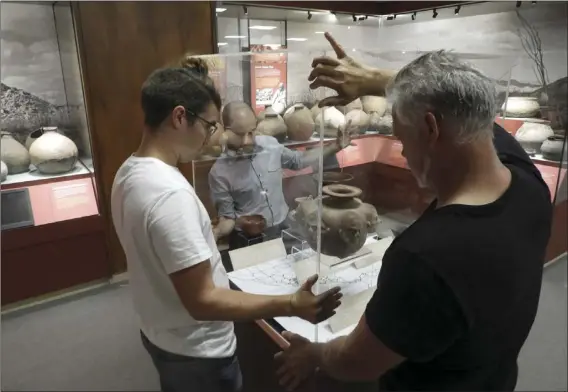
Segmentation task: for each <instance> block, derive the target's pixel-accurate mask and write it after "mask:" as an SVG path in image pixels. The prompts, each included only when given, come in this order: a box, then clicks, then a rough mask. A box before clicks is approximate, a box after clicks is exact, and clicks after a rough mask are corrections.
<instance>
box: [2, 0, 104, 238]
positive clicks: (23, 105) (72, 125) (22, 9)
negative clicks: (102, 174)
mask: <svg viewBox="0 0 568 392" xmlns="http://www.w3.org/2000/svg"><path fill="white" fill-rule="evenodd" d="M0 7H1V11H2V12H1V19H2V20H1V22H2V26H1V29H2V38H1V39H2V51H1V58H0V61H1V64H2V75H1V79H2V91H1V100H2V114H1V133H2V140H1V147H2V150H1V161H2V162H1V165H2V178H1V180H2V184H1V187H2V229H3V230H5V229H13V228H19V227H27V226H39V225H43V224H48V223H54V222H59V221H62V220H68V219H73V218H80V217H84V216H90V215H96V214H98V207H97V202H96V192H95V184H94V170H93V163H92V153H91V143H90V135H89V127H88V123H87V117H86V114H85V103H84V98H83V84H82V78H81V69H80V65H79V56H78V54H77V43H76V36H75V27H74V23H73V18H72V14H71V7H70V5H69V4H68V3H65V2H55V3H29V2H11V1H4V2H2V4H0Z"/></svg>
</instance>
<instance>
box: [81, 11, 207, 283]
mask: <svg viewBox="0 0 568 392" xmlns="http://www.w3.org/2000/svg"><path fill="white" fill-rule="evenodd" d="M211 7H212V3H209V2H205V1H202V2H166V1H160V2H146V1H142V2H114V1H112V2H110V1H109V2H106V1H101V2H82V1H81V2H76V3H73V11H74V16H75V22H76V26H77V31H78V37H79V53H80V58H81V65H82V71H83V77H84V84H85V89H86V101H87V112H88V116H89V124H90V127H91V138H92V141H93V154H94V158H95V169H96V173H97V176H96V178H97V185H98V191H99V195H100V198H101V204H102V206H101V207H102V210H103V211H102V212H103V214H104V215H105V217H106V223H107V230H106V232H107V235H108V236H109V238H108V241H109V250H110V259H111V261H112V263H113V264H114V270H115V272H121V271H124V270H125V269H126V262H125V257H124V253H123V251H122V248H121V246H120V243H119V241H118V238H117V237H116V234H115V230H114V227H113V226H112V219H111V215H110V193H111V189H112V183H113V180H114V176H115V175H116V172H117V170H118V168H119V167H120V165H121V164H122V163H123V162H124V160H126V159H127V158H128V156H130V155H131V154H132V153H133V152H134V151H135V150H136V148H137V146H138V144H139V143H140V138H141V135H142V126H143V116H142V112H141V109H140V104H139V102H140V88H141V85H142V83H143V82H144V80H145V79H146V78H147V76H148V75H149V74H150V73H151V72H152V71H153V70H155V69H156V68H159V67H161V66H164V65H165V64H167V63H169V62H171V61H173V60H175V59H177V58H179V57H180V56H181V55H183V54H184V53H187V52H191V53H194V54H209V53H214V52H215V49H216V48H215V47H214V20H213V13H212V8H211ZM181 170H182V172H183V173H184V174H185V175H186V177H187V178H188V179H190V180H191V179H192V170H191V166H185V167H182V168H181Z"/></svg>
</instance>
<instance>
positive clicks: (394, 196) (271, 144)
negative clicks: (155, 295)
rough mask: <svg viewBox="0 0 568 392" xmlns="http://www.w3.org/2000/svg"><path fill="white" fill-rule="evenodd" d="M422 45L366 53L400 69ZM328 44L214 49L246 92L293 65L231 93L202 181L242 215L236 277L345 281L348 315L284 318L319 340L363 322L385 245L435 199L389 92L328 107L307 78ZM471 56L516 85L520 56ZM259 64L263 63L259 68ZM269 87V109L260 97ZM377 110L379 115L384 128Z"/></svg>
mask: <svg viewBox="0 0 568 392" xmlns="http://www.w3.org/2000/svg"><path fill="white" fill-rule="evenodd" d="M348 50H349V52H350V53H356V54H358V52H357V51H355V52H353V51H352V50H350V49H349V48H348ZM421 53H422V52H380V51H368V52H365V53H364V54H363V55H364V60H362V61H365V63H366V64H367V65H370V66H375V67H384V68H388V69H399V68H400V67H402V66H403V65H404V64H406V63H407V62H410V61H411V60H413V59H414V58H416V57H417V56H419V55H420V54H421ZM324 54H325V55H333V53H331V52H329V51H313V52H310V51H307V52H295V51H291V50H275V51H274V50H272V51H265V52H261V53H250V52H249V53H240V54H227V55H217V56H204V57H207V58H208V59H210V60H213V59H214V61H212V63H214V64H215V67H214V68H213V72H212V74H215V73H216V72H218V71H219V70H220V69H223V70H224V71H223V72H227V73H229V72H234V73H233V75H238V77H237V76H235V77H233V79H232V80H231V82H230V83H231V86H232V87H236V88H238V89H240V90H239V91H246V90H247V85H248V86H251V85H256V86H258V85H260V84H261V83H259V82H257V81H253V80H251V79H252V78H253V76H254V77H255V78H259V79H260V78H264V77H266V78H278V77H279V75H283V73H284V72H283V71H282V70H285V72H286V79H285V81H284V82H283V79H278V80H276V81H271V82H272V84H271V85H270V87H264V88H265V89H266V91H259V90H262V89H260V88H256V91H255V94H254V95H253V94H251V95H247V94H242V95H240V96H232V97H229V96H228V95H227V94H224V95H223V109H222V111H223V115H222V117H223V124H222V126H220V127H219V130H218V131H217V133H216V134H215V135H213V137H212V138H211V140H210V141H209V142H208V145H207V146H206V147H205V149H204V151H203V155H202V156H201V158H200V159H199V160H196V161H194V162H193V168H194V172H193V184H194V187H195V189H196V191H197V194H198V195H199V197H200V198H201V200H202V201H203V202H204V204H205V205H206V207H207V209H208V211H209V213H210V216H211V218H212V220H213V221H214V223H215V224H216V225H217V226H216V227H217V228H220V227H221V225H222V222H223V221H225V220H227V219H229V220H232V221H234V222H235V229H234V230H229V232H228V233H226V235H225V236H224V238H223V237H222V238H220V240H219V244H223V243H224V244H225V249H227V247H228V248H229V249H228V250H227V251H223V252H222V253H223V254H224V257H223V258H224V262H225V264H226V266H227V267H228V268H229V269H234V271H232V272H231V273H230V278H231V281H232V282H233V283H234V284H236V285H237V286H238V287H239V288H240V289H242V290H244V291H247V292H254V293H262V294H288V293H292V292H294V291H295V290H297V289H298V287H299V285H300V283H301V282H303V281H305V279H307V277H309V276H310V275H312V274H314V273H318V274H319V276H320V279H319V282H318V285H317V287H315V290H316V291H317V292H321V291H322V290H327V289H329V288H331V287H334V286H340V287H341V288H342V290H343V293H344V300H343V304H342V305H341V306H340V308H339V309H338V311H337V314H336V315H335V316H333V317H332V318H331V319H330V320H327V321H325V322H323V323H320V324H319V325H318V326H317V328H313V327H312V325H311V324H310V323H308V322H305V321H303V320H300V319H297V318H277V319H276V321H277V323H278V324H279V325H280V327H281V328H283V329H287V330H291V331H294V332H297V333H300V334H301V335H303V336H305V337H307V338H309V339H311V340H314V341H327V340H329V339H332V338H333V337H335V336H339V335H343V334H347V333H348V332H349V331H351V330H352V329H353V328H354V326H355V324H356V322H357V321H358V319H359V318H360V316H361V315H362V314H363V311H364V306H365V304H366V303H367V302H368V300H369V298H370V296H371V295H372V293H373V291H374V289H375V287H376V283H377V277H378V274H379V271H380V267H381V260H382V257H383V254H384V252H385V251H386V249H387V248H388V247H389V245H390V244H391V242H392V241H393V240H394V238H395V236H396V235H398V234H400V233H401V232H402V231H403V230H404V229H405V228H406V227H408V226H409V225H410V224H411V223H412V222H413V220H414V219H416V217H417V216H418V215H419V214H420V213H421V212H422V211H423V210H424V209H425V208H426V207H427V206H428V204H429V203H430V202H431V200H432V194H430V193H429V192H428V191H425V190H423V189H420V188H419V187H418V185H417V184H416V181H415V180H414V178H413V177H412V174H411V173H410V171H409V170H408V168H407V165H406V161H405V160H404V158H403V157H402V155H401V145H400V142H399V141H398V140H396V138H395V137H393V136H392V132H391V131H392V117H391V119H390V121H389V120H388V118H389V116H390V108H389V105H388V104H387V101H386V99H385V97H363V98H362V99H360V100H357V101H354V102H352V103H350V104H349V105H346V106H344V107H327V108H324V109H320V108H319V107H318V106H317V103H318V102H319V101H320V100H321V99H323V98H325V97H326V96H330V95H331V94H332V92H331V91H328V90H325V89H317V90H310V88H309V82H308V81H307V78H308V75H309V73H310V70H311V62H312V59H313V58H314V57H317V56H321V55H324ZM460 56H461V57H463V58H464V59H465V60H468V61H469V62H472V63H474V64H475V65H477V67H478V68H480V69H481V70H482V71H485V72H486V73H488V74H489V76H490V77H492V78H493V79H495V81H496V84H498V85H500V86H508V85H509V82H508V78H509V76H510V75H511V64H512V61H511V59H510V58H506V57H499V56H496V55H483V54H468V53H462V54H460ZM354 57H355V58H356V59H359V57H358V56H354ZM362 57H363V56H362ZM231 68H235V69H233V70H231ZM258 68H260V69H261V70H262V71H263V72H262V73H256V72H257V69H258ZM243 70H252V72H251V73H250V74H247V73H246V72H243ZM265 70H269V72H266V73H265ZM267 75H268V76H267ZM219 80H221V79H219ZM227 84H228V83H227ZM280 87H283V90H284V91H285V95H284V96H285V101H284V100H283V99H281V98H282V96H280V98H278V97H279V95H278V94H280V92H281V91H282V90H280V89H279V88H280ZM223 88H224V87H223V85H220V86H219V89H220V90H223ZM249 88H250V87H249ZM505 88H506V87H505ZM259 95H262V96H263V97H262V99H263V101H262V102H263V103H265V107H259V98H258V97H259ZM264 95H266V97H265V96H264ZM279 99H280V100H279ZM503 100H504V98H503ZM279 102H285V104H283V105H277V103H279ZM501 104H502V102H501V101H499V107H500V106H501ZM255 109H259V110H257V112H255ZM355 114H357V116H356V115H355ZM365 116H366V117H365ZM372 116H376V117H377V119H376V120H375V121H376V123H375V125H374V128H373V127H371V126H369V123H370V121H369V120H368V118H369V117H372ZM365 119H366V120H365ZM365 121H367V122H365ZM379 125H380V126H379ZM346 135H349V136H346ZM338 137H339V138H341V137H343V138H347V139H346V140H349V141H350V143H345V144H344V146H345V148H344V149H342V150H341V151H339V152H337V151H338V150H337V149H334V148H335V146H337V141H338ZM230 227H231V228H232V226H230Z"/></svg>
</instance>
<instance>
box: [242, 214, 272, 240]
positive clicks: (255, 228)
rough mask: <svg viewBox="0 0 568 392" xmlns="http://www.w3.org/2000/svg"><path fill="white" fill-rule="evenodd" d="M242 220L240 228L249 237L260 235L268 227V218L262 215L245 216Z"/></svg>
mask: <svg viewBox="0 0 568 392" xmlns="http://www.w3.org/2000/svg"><path fill="white" fill-rule="evenodd" d="M240 221H241V222H240V228H241V230H242V231H243V233H245V234H246V235H247V237H258V236H259V235H261V234H262V232H263V231H264V229H266V219H264V217H263V216H262V215H249V216H243V217H241V218H240Z"/></svg>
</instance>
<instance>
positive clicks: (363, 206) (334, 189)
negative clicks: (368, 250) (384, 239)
mask: <svg viewBox="0 0 568 392" xmlns="http://www.w3.org/2000/svg"><path fill="white" fill-rule="evenodd" d="M323 193H324V194H325V196H324V197H323V199H322V214H321V252H322V253H323V254H324V255H328V256H335V257H339V258H340V259H343V258H345V257H347V256H349V255H352V254H353V253H355V252H357V251H358V250H359V249H361V248H362V247H363V245H364V244H365V241H366V240H367V234H368V233H370V232H373V231H374V230H375V227H376V226H377V224H378V222H379V217H378V215H377V211H376V210H375V207H373V206H372V205H370V204H367V203H363V202H362V201H361V200H360V199H359V196H360V195H361V189H359V188H356V187H353V186H349V185H345V184H333V185H326V186H324V187H323ZM296 201H297V202H298V207H297V208H296V209H295V210H294V212H293V213H292V218H293V219H294V220H295V221H296V222H297V223H298V226H299V228H300V231H301V232H302V235H303V236H304V238H306V239H307V241H308V244H309V245H310V246H311V247H312V249H316V246H317V225H318V203H317V201H316V200H314V199H313V198H311V197H309V198H299V199H296Z"/></svg>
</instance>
